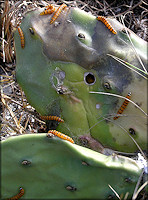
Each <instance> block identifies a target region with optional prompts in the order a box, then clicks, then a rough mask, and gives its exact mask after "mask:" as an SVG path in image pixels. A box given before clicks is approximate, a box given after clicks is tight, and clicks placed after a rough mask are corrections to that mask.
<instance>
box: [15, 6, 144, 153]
mask: <svg viewBox="0 0 148 200" xmlns="http://www.w3.org/2000/svg"><path fill="white" fill-rule="evenodd" d="M43 11H44V9H43V8H38V9H36V10H35V11H32V12H29V13H27V14H26V15H25V18H24V19H23V20H22V24H21V26H20V27H21V29H22V31H23V33H24V41H25V47H24V48H22V47H21V40H20V36H19V33H18V31H16V32H15V44H16V58H17V61H16V64H17V67H16V77H17V81H18V83H19V84H20V86H21V87H22V89H23V90H24V92H25V94H26V96H27V99H28V101H29V103H30V104H31V105H32V106H33V107H34V108H35V109H36V110H37V111H38V112H39V114H40V115H55V116H58V117H61V118H62V119H63V120H64V123H61V124H58V123H57V122H52V123H49V129H51V128H53V127H54V129H56V130H58V131H60V132H63V133H65V134H67V135H69V136H70V137H72V138H73V139H74V140H75V141H76V143H77V144H82V143H87V145H88V146H89V147H90V148H92V149H95V150H97V151H100V146H103V147H105V148H110V149H113V150H117V151H123V152H136V151H137V150H138V148H137V146H136V145H135V143H134V142H133V140H132V139H131V138H130V136H132V137H133V138H134V140H135V141H136V142H137V143H138V144H139V146H140V147H141V148H142V149H143V150H146V147H147V126H146V124H147V114H146V111H147V72H145V70H144V69H143V67H142V66H141V63H140V62H139V59H138V58H137V55H138V56H139V57H140V58H141V61H142V63H143V65H144V66H145V65H146V58H147V56H146V45H147V44H146V42H144V41H143V40H142V39H140V38H139V37H137V36H136V35H135V34H134V33H133V32H131V31H130V30H127V31H128V33H129V34H130V37H131V41H132V44H131V41H130V40H129V38H128V36H127V34H126V33H125V31H124V30H125V28H124V27H123V26H122V24H120V23H119V22H118V21H116V20H114V19H111V18H109V19H108V22H109V23H110V26H111V27H112V29H113V30H116V33H117V34H114V33H113V31H112V29H111V28H107V27H106V25H105V24H104V23H103V22H102V21H100V20H98V19H97V17H95V16H93V15H91V14H88V13H86V12H84V11H82V10H80V9H77V8H69V7H66V8H65V9H64V10H63V11H62V12H61V14H60V15H59V16H58V18H57V19H56V21H55V22H54V23H52V24H51V23H50V20H51V18H52V17H53V14H51V15H49V14H48V15H40V13H41V12H43ZM133 46H135V47H133ZM136 51H137V53H136ZM125 63H126V65H125ZM128 94H130V100H129V101H130V102H129V101H128V99H126V100H125V99H124V98H126V97H128V96H127V95H128ZM124 101H125V102H124ZM121 106H122V108H121ZM121 110H122V112H123V113H122V114H120V113H121ZM117 114H118V115H119V117H118V118H116V116H117ZM115 118H116V119H115ZM129 135H130V136H129ZM94 143H95V145H94Z"/></svg>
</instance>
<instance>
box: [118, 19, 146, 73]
mask: <svg viewBox="0 0 148 200" xmlns="http://www.w3.org/2000/svg"><path fill="white" fill-rule="evenodd" d="M121 21H122V24H123V26H124V29H125V31H126V34H127V36H128V38H129V40H130V42H131V44H132V47H133V50H134V52H135V54H136V56H137V58H138V60H139V62H140V64H141V66H142V67H143V69H144V71H145V72H146V73H148V72H147V70H146V68H145V66H144V64H143V63H142V60H141V58H140V56H139V55H138V53H137V51H136V49H135V47H134V44H133V42H132V40H131V37H130V35H129V33H128V31H127V28H126V26H125V24H124V19H123V16H121Z"/></svg>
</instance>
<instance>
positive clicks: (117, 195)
mask: <svg viewBox="0 0 148 200" xmlns="http://www.w3.org/2000/svg"><path fill="white" fill-rule="evenodd" d="M108 186H109V187H110V189H111V190H112V191H113V192H114V193H115V195H116V197H117V198H118V199H120V200H121V198H120V196H119V194H118V193H117V192H116V191H115V190H114V189H113V188H112V186H110V185H109V184H108Z"/></svg>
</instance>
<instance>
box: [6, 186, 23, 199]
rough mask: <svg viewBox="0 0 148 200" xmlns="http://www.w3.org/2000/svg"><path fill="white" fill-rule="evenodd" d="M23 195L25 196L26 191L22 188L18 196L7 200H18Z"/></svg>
mask: <svg viewBox="0 0 148 200" xmlns="http://www.w3.org/2000/svg"><path fill="white" fill-rule="evenodd" d="M23 195H24V189H23V188H22V187H20V192H19V193H18V194H17V195H15V196H13V197H11V198H9V199H7V200H17V199H19V198H21V197H22V196H23Z"/></svg>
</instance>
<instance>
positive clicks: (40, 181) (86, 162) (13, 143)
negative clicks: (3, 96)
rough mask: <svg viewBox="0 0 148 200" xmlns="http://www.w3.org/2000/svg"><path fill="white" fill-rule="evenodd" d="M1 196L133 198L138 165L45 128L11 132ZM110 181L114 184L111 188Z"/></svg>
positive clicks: (4, 155) (4, 143)
mask: <svg viewBox="0 0 148 200" xmlns="http://www.w3.org/2000/svg"><path fill="white" fill-rule="evenodd" d="M1 152H2V154H1V161H2V162H1V163H2V165H1V195H2V196H1V198H2V199H8V198H10V197H13V196H15V195H16V194H17V193H18V192H19V188H20V187H21V188H22V189H23V190H24V194H23V196H22V199H54V198H55V199H81V198H82V199H87V198H90V199H111V198H112V199H118V198H117V197H116V195H115V193H114V192H113V191H112V189H111V188H113V189H114V190H115V191H116V192H117V193H118V194H119V195H122V196H123V195H125V194H126V192H128V193H129V195H128V198H131V196H132V194H133V192H134V188H135V186H136V183H137V181H138V178H139V175H140V173H141V169H140V167H139V166H138V165H137V163H136V162H135V161H134V160H132V159H129V158H126V157H123V156H118V155H112V156H105V155H103V154H100V153H98V152H95V151H93V150H90V149H88V148H85V147H81V146H79V145H76V144H72V143H70V142H68V141H64V140H61V139H58V138H49V137H47V136H46V134H44V133H42V134H26V135H21V136H15V137H10V138H8V139H7V140H5V141H2V144H1ZM110 187H111V188H110Z"/></svg>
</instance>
